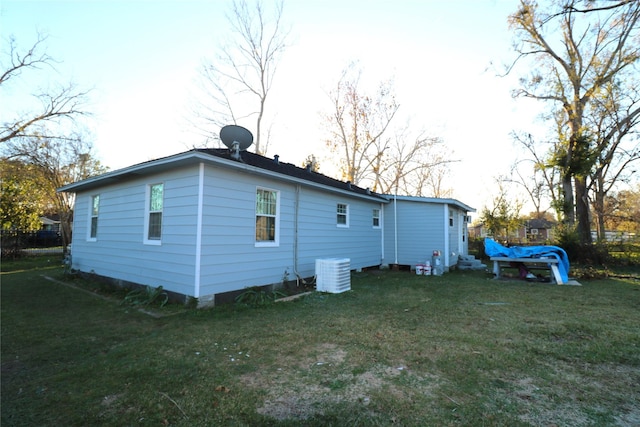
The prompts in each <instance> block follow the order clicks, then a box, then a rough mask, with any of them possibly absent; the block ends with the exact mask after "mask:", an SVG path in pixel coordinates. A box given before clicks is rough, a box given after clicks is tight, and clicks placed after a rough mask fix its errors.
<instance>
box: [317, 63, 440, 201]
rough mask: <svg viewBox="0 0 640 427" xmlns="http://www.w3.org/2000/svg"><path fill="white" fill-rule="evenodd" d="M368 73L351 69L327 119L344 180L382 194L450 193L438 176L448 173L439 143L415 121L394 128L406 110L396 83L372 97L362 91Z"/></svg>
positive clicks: (339, 86)
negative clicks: (418, 128)
mask: <svg viewBox="0 0 640 427" xmlns="http://www.w3.org/2000/svg"><path fill="white" fill-rule="evenodd" d="M361 76H362V70H361V69H360V68H358V67H357V64H355V63H353V64H350V65H349V66H348V67H347V68H345V70H344V71H343V72H342V75H341V77H340V79H339V80H338V83H337V85H336V87H335V89H334V90H333V91H331V92H330V93H329V94H328V95H329V99H330V101H331V112H330V113H327V114H324V124H325V127H326V130H327V133H328V135H329V137H328V139H327V141H326V142H327V146H328V148H329V150H330V152H331V153H334V154H335V155H336V156H337V159H339V167H340V175H341V179H344V180H348V181H350V182H352V183H353V184H355V185H359V186H365V185H366V186H369V187H370V188H372V190H373V191H376V192H381V193H403V194H410V195H417V196H424V195H435V194H436V193H437V194H444V192H445V189H444V188H442V187H441V186H438V182H437V179H435V174H436V173H437V174H442V173H444V171H445V170H446V164H447V163H449V162H451V160H446V159H445V156H444V150H442V149H441V148H440V147H441V146H442V145H443V143H442V141H441V140H440V139H439V138H434V137H430V136H427V135H426V133H425V132H424V131H419V132H416V131H415V130H414V129H413V127H412V126H411V124H410V123H409V122H407V123H405V124H404V126H394V119H395V118H396V115H397V113H398V110H399V108H400V105H399V104H398V103H397V101H396V99H395V95H394V92H393V85H392V83H391V82H390V81H385V82H382V83H381V84H380V85H379V86H378V88H377V90H376V91H375V92H374V93H372V94H369V93H367V92H366V91H364V90H363V89H362V88H361V86H360V79H361Z"/></svg>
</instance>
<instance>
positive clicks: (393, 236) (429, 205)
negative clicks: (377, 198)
mask: <svg viewBox="0 0 640 427" xmlns="http://www.w3.org/2000/svg"><path fill="white" fill-rule="evenodd" d="M394 203H397V204H396V206H394ZM450 213H451V214H452V217H453V226H450V225H449V217H450ZM465 213H466V212H465V211H463V210H461V209H459V208H457V207H456V206H454V205H452V204H448V203H445V202H440V201H433V199H421V198H411V199H410V200H407V199H398V200H395V201H394V200H393V199H391V203H389V204H388V205H387V206H385V210H384V225H385V230H386V231H385V244H384V263H385V264H400V265H410V266H415V265H416V264H422V263H424V262H426V261H431V260H432V255H433V251H436V250H437V251H440V253H441V257H442V262H443V263H444V265H445V267H447V268H448V267H451V266H453V265H455V264H456V263H457V261H458V256H459V255H460V254H461V253H462V254H466V253H467V248H468V246H466V245H465V244H464V243H466V235H465V239H464V242H463V239H462V234H461V233H465V230H464V228H463V226H462V225H463V223H462V221H463V217H464V214H465ZM396 230H397V232H396ZM396 247H397V249H396Z"/></svg>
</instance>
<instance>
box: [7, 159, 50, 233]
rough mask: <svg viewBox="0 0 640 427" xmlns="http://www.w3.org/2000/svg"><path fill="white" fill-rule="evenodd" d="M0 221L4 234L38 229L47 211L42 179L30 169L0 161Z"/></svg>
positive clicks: (19, 163) (17, 163) (20, 164)
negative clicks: (10, 231)
mask: <svg viewBox="0 0 640 427" xmlns="http://www.w3.org/2000/svg"><path fill="white" fill-rule="evenodd" d="M0 168H1V169H2V176H1V177H0V221H1V225H2V229H3V230H21V231H32V230H37V229H39V228H40V225H41V222H40V216H42V215H43V214H44V213H45V211H46V208H47V202H46V199H47V194H46V192H45V191H44V188H43V185H42V184H43V183H42V176H41V174H40V173H39V171H38V170H37V169H36V168H34V167H33V166H31V165H27V164H24V163H22V162H19V161H8V160H0Z"/></svg>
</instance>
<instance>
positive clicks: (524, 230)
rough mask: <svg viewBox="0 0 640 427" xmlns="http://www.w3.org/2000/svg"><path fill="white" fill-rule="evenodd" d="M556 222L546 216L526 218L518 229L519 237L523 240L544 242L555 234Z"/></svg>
mask: <svg viewBox="0 0 640 427" xmlns="http://www.w3.org/2000/svg"><path fill="white" fill-rule="evenodd" d="M555 226H556V222H554V221H549V220H547V219H544V218H534V219H525V220H524V224H523V226H522V227H521V228H519V229H518V238H519V239H520V241H522V242H531V243H538V244H539V243H543V242H546V241H548V240H550V239H551V238H552V237H553V236H552V233H553V228H554V227H555Z"/></svg>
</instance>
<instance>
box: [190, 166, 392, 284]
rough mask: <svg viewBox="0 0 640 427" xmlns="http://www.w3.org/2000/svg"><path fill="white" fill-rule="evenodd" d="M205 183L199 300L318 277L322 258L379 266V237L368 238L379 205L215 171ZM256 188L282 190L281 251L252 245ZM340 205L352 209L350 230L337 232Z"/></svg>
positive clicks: (209, 171)
mask: <svg viewBox="0 0 640 427" xmlns="http://www.w3.org/2000/svg"><path fill="white" fill-rule="evenodd" d="M204 181H205V188H204V205H203V207H204V209H203V228H202V236H203V237H202V257H201V260H202V262H201V281H200V289H199V295H201V296H203V295H211V294H216V293H221V292H227V291H232V290H238V289H243V288H246V287H249V286H258V285H267V284H273V283H279V282H281V281H282V280H283V279H284V278H285V276H286V277H287V278H288V279H289V280H293V279H295V274H296V273H297V274H299V275H300V276H302V277H309V276H313V275H314V273H315V272H314V269H315V259H317V258H325V257H336V256H339V257H349V258H351V259H352V263H351V266H352V268H354V269H355V268H361V267H366V266H371V265H379V264H380V261H381V251H382V250H381V231H380V230H378V232H377V233H375V235H372V233H371V228H372V227H371V221H372V219H371V215H372V209H373V207H376V206H377V207H379V203H375V202H363V201H360V200H358V199H357V198H350V197H348V196H332V195H330V193H325V192H323V191H319V190H312V189H309V188H308V187H305V186H298V185H297V184H293V183H287V182H283V181H280V180H276V179H270V178H264V177H262V178H260V177H256V176H255V175H248V174H245V173H240V172H234V171H228V170H221V169H217V168H214V167H206V168H205V180H204ZM258 187H260V188H266V189H270V190H275V191H278V195H279V199H280V200H279V219H280V223H279V225H280V227H279V244H278V245H277V246H268V247H261V246H259V247H257V246H256V244H255V221H256V217H255V215H256V211H255V197H256V189H257V188H258ZM336 203H347V204H349V206H350V210H351V212H350V214H351V226H350V227H349V228H348V229H339V228H338V227H336ZM296 213H297V215H298V217H297V221H296ZM296 224H297V233H296ZM296 238H297V243H296ZM296 244H297V250H296ZM362 245H364V246H362ZM363 248H365V249H364V250H363ZM296 253H297V263H296Z"/></svg>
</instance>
